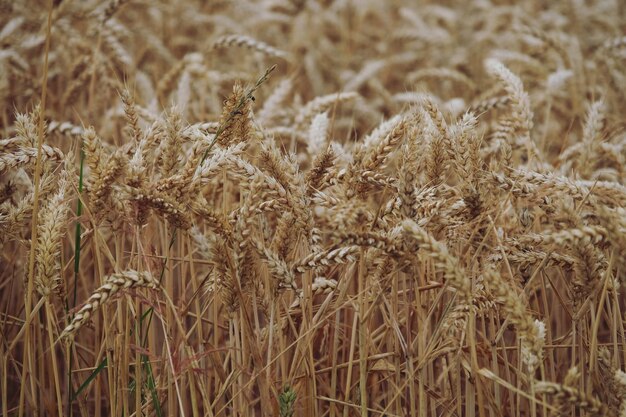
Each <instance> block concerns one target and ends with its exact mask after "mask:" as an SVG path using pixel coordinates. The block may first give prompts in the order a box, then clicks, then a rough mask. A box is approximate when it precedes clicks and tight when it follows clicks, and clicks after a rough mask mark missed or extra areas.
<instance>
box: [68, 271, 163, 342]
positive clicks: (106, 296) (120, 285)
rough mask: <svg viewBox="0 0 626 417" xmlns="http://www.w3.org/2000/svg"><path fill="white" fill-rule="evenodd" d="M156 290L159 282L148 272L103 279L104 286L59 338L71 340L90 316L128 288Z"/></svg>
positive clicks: (125, 273) (127, 273) (129, 273)
mask: <svg viewBox="0 0 626 417" xmlns="http://www.w3.org/2000/svg"><path fill="white" fill-rule="evenodd" d="M141 287H144V288H153V289H154V288H158V287H159V282H158V281H157V280H156V279H155V278H154V277H153V276H152V274H150V273H149V272H138V271H134V270H127V271H124V272H120V273H118V274H112V275H109V276H107V277H106V278H105V279H104V284H103V285H102V286H101V287H100V288H98V289H97V290H96V291H95V292H94V293H93V294H91V296H90V297H89V299H88V300H87V303H85V305H83V307H82V308H81V309H80V310H79V311H78V313H76V315H75V316H74V318H73V319H72V322H71V323H70V324H69V325H68V326H67V327H66V328H65V329H64V330H63V332H62V333H61V336H60V337H61V338H68V339H70V338H73V337H74V336H75V334H76V332H78V330H80V328H81V327H82V326H84V325H85V324H86V323H87V322H88V321H89V319H90V318H91V316H92V315H93V314H94V313H95V312H96V311H97V310H98V309H99V308H100V307H102V306H103V305H104V304H106V303H107V301H108V300H110V299H111V297H113V296H114V295H115V294H117V293H118V292H120V291H121V290H124V289H130V288H141Z"/></svg>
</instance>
